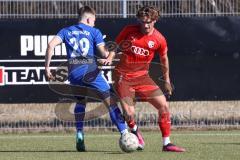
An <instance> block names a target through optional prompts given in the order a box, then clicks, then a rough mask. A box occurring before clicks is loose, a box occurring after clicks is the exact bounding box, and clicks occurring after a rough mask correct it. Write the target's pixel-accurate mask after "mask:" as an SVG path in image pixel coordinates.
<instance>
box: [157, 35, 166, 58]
mask: <svg viewBox="0 0 240 160" xmlns="http://www.w3.org/2000/svg"><path fill="white" fill-rule="evenodd" d="M159 44H160V45H159V48H158V50H157V51H158V53H159V55H160V57H162V56H164V55H165V54H167V52H168V47H167V41H166V39H165V38H164V37H163V36H161V37H160V41H159Z"/></svg>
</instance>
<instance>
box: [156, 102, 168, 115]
mask: <svg viewBox="0 0 240 160" xmlns="http://www.w3.org/2000/svg"><path fill="white" fill-rule="evenodd" d="M158 111H159V113H162V112H169V106H168V104H167V103H166V104H164V105H162V106H161V107H160V108H159V109H158Z"/></svg>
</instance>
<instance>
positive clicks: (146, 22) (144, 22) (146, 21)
mask: <svg viewBox="0 0 240 160" xmlns="http://www.w3.org/2000/svg"><path fill="white" fill-rule="evenodd" d="M138 20H139V22H140V25H141V30H142V32H143V33H144V34H149V33H152V32H153V30H154V24H155V23H156V20H152V19H151V18H148V17H143V18H140V19H138Z"/></svg>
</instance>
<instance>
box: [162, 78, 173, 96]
mask: <svg viewBox="0 0 240 160" xmlns="http://www.w3.org/2000/svg"><path fill="white" fill-rule="evenodd" d="M164 90H165V95H166V96H167V98H170V97H171V95H172V91H173V88H172V85H171V82H170V81H166V82H165V83H164Z"/></svg>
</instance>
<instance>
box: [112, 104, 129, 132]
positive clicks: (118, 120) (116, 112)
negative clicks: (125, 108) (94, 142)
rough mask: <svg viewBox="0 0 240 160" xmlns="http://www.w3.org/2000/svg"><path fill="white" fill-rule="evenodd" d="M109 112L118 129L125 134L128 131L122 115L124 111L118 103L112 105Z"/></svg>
mask: <svg viewBox="0 0 240 160" xmlns="http://www.w3.org/2000/svg"><path fill="white" fill-rule="evenodd" d="M109 114H110V118H111V120H112V122H113V123H114V124H115V125H116V126H117V128H118V131H119V132H120V133H121V134H123V133H125V132H127V125H126V123H125V120H124V119H123V117H122V113H121V111H120V109H119V108H118V107H117V105H111V106H110V107H109Z"/></svg>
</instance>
